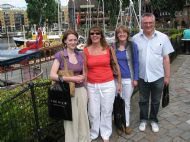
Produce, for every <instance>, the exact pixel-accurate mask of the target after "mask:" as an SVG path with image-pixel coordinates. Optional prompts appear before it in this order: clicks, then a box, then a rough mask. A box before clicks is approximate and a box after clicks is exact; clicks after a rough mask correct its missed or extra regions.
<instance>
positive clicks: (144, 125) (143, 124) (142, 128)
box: [139, 122, 147, 131]
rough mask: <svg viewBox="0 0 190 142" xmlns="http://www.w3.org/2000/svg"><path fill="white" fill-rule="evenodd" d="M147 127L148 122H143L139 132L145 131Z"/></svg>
mask: <svg viewBox="0 0 190 142" xmlns="http://www.w3.org/2000/svg"><path fill="white" fill-rule="evenodd" d="M146 125H147V123H146V122H141V123H140V125H139V130H140V131H145V129H146Z"/></svg>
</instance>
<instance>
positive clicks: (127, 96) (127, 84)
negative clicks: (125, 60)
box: [116, 79, 134, 127]
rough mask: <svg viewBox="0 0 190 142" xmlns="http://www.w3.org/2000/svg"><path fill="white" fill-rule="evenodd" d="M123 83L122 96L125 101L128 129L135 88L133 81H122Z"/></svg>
mask: <svg viewBox="0 0 190 142" xmlns="http://www.w3.org/2000/svg"><path fill="white" fill-rule="evenodd" d="M121 83H122V94H121V95H122V98H123V99H124V101H125V119H126V127H128V126H129V125H130V109H131V95H132V93H133V90H134V87H133V85H132V82H131V79H121ZM116 84H117V83H116Z"/></svg>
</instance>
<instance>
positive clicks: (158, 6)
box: [150, 0, 186, 17]
mask: <svg viewBox="0 0 190 142" xmlns="http://www.w3.org/2000/svg"><path fill="white" fill-rule="evenodd" d="M185 2H186V0H180V1H176V0H150V5H151V7H152V9H153V12H154V13H155V14H159V13H160V12H169V13H170V16H171V17H174V16H175V12H176V11H180V10H182V9H183V6H184V5H185Z"/></svg>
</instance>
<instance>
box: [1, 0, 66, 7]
mask: <svg viewBox="0 0 190 142" xmlns="http://www.w3.org/2000/svg"><path fill="white" fill-rule="evenodd" d="M68 1H69V0H61V5H63V6H65V5H67V3H68ZM5 3H6V4H7V3H8V4H11V5H13V6H16V7H26V2H25V0H0V5H1V4H5Z"/></svg>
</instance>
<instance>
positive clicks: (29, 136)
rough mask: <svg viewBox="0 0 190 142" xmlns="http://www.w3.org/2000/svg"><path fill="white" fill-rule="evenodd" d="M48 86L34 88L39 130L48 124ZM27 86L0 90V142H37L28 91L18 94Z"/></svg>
mask: <svg viewBox="0 0 190 142" xmlns="http://www.w3.org/2000/svg"><path fill="white" fill-rule="evenodd" d="M34 83H35V84H36V83H48V84H50V83H51V81H50V80H48V79H47V80H44V79H39V80H36V81H35V82H34ZM48 86H49V85H46V86H41V87H34V93H35V96H36V99H35V104H36V107H37V111H38V112H37V114H38V121H39V125H40V128H45V127H47V125H48V124H49V123H50V121H51V120H50V119H49V118H48V116H47V114H48V113H47V89H48ZM25 87H27V85H24V86H18V87H16V88H14V89H8V90H6V89H0V126H1V127H0V138H1V139H0V142H13V141H18V140H19V142H26V141H31V140H32V141H34V142H35V141H37V134H36V129H37V127H36V121H35V117H34V116H35V115H34V108H33V103H32V97H31V92H30V90H27V91H26V92H24V93H21V94H19V92H20V91H21V90H23V89H24V88H25Z"/></svg>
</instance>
